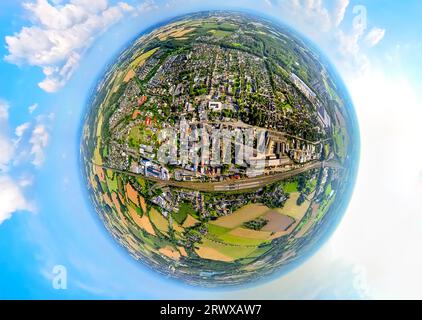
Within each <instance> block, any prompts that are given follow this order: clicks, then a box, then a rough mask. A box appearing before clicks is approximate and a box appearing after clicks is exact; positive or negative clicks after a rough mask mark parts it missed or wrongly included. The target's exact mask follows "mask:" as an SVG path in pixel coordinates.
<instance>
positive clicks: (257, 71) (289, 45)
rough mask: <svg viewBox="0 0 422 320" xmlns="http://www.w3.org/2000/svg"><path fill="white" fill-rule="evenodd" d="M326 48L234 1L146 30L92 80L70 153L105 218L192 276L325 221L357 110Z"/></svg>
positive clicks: (221, 273)
mask: <svg viewBox="0 0 422 320" xmlns="http://www.w3.org/2000/svg"><path fill="white" fill-rule="evenodd" d="M324 61H325V60H324V58H323V57H322V56H321V55H320V54H318V52H317V51H316V50H315V49H314V48H313V47H312V46H311V45H310V44H308V43H307V42H306V41H304V40H303V39H301V38H300V37H299V36H298V35H296V34H295V33H294V32H293V31H291V30H290V29H288V28H286V27H283V26H280V25H278V24H275V23H273V22H271V21H268V20H266V19H264V18H258V17H254V16H249V15H246V14H242V13H234V12H203V13H196V14H191V15H188V16H184V17H182V18H179V19H177V20H173V21H172V22H170V23H168V24H165V25H161V26H159V27H157V28H155V29H154V30H153V31H151V32H149V33H146V34H143V35H141V36H140V37H138V38H137V39H136V40H135V41H134V42H133V43H131V44H130V45H129V46H128V47H127V48H126V49H125V50H124V51H123V52H122V53H121V54H120V55H119V56H118V57H117V58H116V60H115V61H113V62H112V63H111V64H110V65H109V66H108V69H107V70H106V73H105V74H104V75H103V77H102V78H101V79H100V81H99V85H98V87H97V88H96V90H95V91H94V93H93V96H92V99H91V101H90V105H89V106H88V110H87V115H86V118H85V123H84V127H83V137H82V145H81V154H82V161H83V170H84V175H85V177H86V181H87V185H88V187H89V189H90V198H91V200H92V202H93V203H94V206H95V209H96V211H97V213H98V214H99V216H100V217H101V219H102V220H103V222H104V224H105V225H106V227H107V229H108V230H109V232H110V233H111V234H112V235H113V237H114V238H116V240H117V241H118V242H119V243H120V244H121V245H122V246H123V247H125V248H126V249H127V250H128V251H129V252H130V254H131V255H132V256H133V257H134V258H136V259H138V260H140V261H142V262H143V263H145V264H147V265H148V266H150V267H151V268H153V269H154V270H157V271H159V272H161V273H162V274H165V275H168V276H170V277H174V278H178V279H181V280H183V281H185V282H187V283H190V284H196V285H205V286H218V285H233V284H241V283H244V282H247V281H252V280H256V279H259V278H261V277H264V276H266V275H269V274H272V273H274V271H276V270H281V269H283V267H286V266H289V265H293V264H294V262H296V261H299V260H300V259H303V258H304V257H305V256H307V255H309V254H310V253H311V252H312V251H313V250H315V249H316V248H317V246H318V244H319V243H320V242H321V241H322V240H323V239H324V238H325V237H326V235H327V234H328V233H330V232H331V229H332V226H333V225H334V224H335V223H337V221H338V217H339V216H341V215H342V214H343V212H342V207H343V206H344V204H345V202H347V201H348V199H347V197H346V196H345V194H347V192H348V188H350V184H351V181H352V180H353V177H352V176H353V161H354V159H355V156H354V155H353V152H354V137H355V128H354V118H353V116H352V115H351V113H350V112H351V111H350V109H351V108H352V107H351V104H350V102H349V99H348V98H347V93H346V92H344V89H343V87H342V85H341V83H339V80H337V78H336V76H335V75H333V74H332V72H331V71H330V69H329V67H328V66H327V65H326V63H325V62H324Z"/></svg>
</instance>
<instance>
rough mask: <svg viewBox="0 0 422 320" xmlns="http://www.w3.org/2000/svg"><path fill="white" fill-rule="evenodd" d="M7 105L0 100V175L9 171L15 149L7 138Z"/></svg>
mask: <svg viewBox="0 0 422 320" xmlns="http://www.w3.org/2000/svg"><path fill="white" fill-rule="evenodd" d="M8 119H9V105H8V104H7V102H4V101H1V100H0V174H1V173H2V172H6V171H8V170H9V162H10V161H11V159H12V158H13V154H14V152H15V147H14V144H13V142H12V141H11V140H10V139H9V137H8V132H7V128H8Z"/></svg>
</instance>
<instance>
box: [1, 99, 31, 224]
mask: <svg viewBox="0 0 422 320" xmlns="http://www.w3.org/2000/svg"><path fill="white" fill-rule="evenodd" d="M8 119H9V105H8V104H7V103H6V102H4V101H1V100H0V224H2V223H3V222H4V221H5V220H7V219H9V218H10V217H11V216H12V214H13V213H15V212H18V211H34V207H33V205H32V204H30V203H29V202H28V201H27V200H26V198H25V196H24V193H23V189H24V188H25V187H27V186H29V185H30V184H31V180H30V179H29V178H28V177H24V178H21V179H18V180H16V179H14V178H13V177H12V176H11V174H10V171H11V170H12V167H13V163H12V162H13V160H14V158H15V156H16V151H17V148H18V147H17V144H18V142H19V141H17V140H13V138H12V137H11V136H10V135H9V132H8V130H9V123H8ZM28 128H29V123H24V124H22V125H20V126H18V127H17V128H16V129H15V134H16V137H17V138H18V140H19V139H20V138H21V137H22V136H23V134H24V132H25V131H26V130H27V129H28Z"/></svg>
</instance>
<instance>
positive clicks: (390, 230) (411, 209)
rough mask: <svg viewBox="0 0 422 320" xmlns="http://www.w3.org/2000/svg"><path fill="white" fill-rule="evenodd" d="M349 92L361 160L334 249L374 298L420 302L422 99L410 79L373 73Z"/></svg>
mask: <svg viewBox="0 0 422 320" xmlns="http://www.w3.org/2000/svg"><path fill="white" fill-rule="evenodd" d="M349 88H350V91H351V94H352V97H353V99H354V102H355V107H356V109H357V113H358V118H359V123H360V128H361V137H362V143H361V154H362V156H361V164H360V169H359V170H360V171H359V176H358V180H357V185H356V188H355V192H354V196H353V200H352V202H351V205H350V208H349V210H348V212H347V213H346V215H345V217H344V219H343V222H342V224H341V225H340V227H339V229H338V230H337V232H336V234H335V236H334V237H333V238H332V240H331V241H330V243H331V245H332V246H333V247H334V251H335V254H336V255H337V256H339V257H344V258H345V259H347V260H349V261H353V262H354V263H355V264H357V265H359V266H360V268H361V269H362V270H364V272H365V275H366V288H367V291H368V292H369V293H370V295H371V296H372V297H373V298H387V299H388V298H411V299H413V298H420V297H421V296H422V288H421V286H420V285H419V284H421V283H422V274H421V273H420V270H421V269H422V257H421V256H420V254H419V252H420V243H422V210H421V208H420V204H419V202H418V199H419V197H420V194H421V193H422V185H421V183H420V170H421V163H422V150H421V149H420V148H419V147H418V146H419V145H420V141H419V137H420V134H421V133H420V130H421V129H420V123H419V121H420V119H422V103H421V102H420V101H421V100H420V97H418V96H417V94H416V91H415V90H414V88H413V87H412V84H411V83H410V81H409V80H408V79H406V77H405V76H403V75H401V74H394V75H388V74H387V73H386V72H383V71H382V70H376V69H374V68H371V69H369V70H368V71H367V72H366V73H365V74H363V75H362V76H360V77H356V76H353V77H351V78H350V79H349ZM407 152H410V153H407Z"/></svg>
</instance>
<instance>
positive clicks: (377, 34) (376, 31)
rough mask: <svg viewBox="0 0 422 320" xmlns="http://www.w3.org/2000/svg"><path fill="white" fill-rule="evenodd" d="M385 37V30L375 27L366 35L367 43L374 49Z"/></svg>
mask: <svg viewBox="0 0 422 320" xmlns="http://www.w3.org/2000/svg"><path fill="white" fill-rule="evenodd" d="M384 35H385V29H381V28H376V27H375V28H372V29H371V31H369V33H368V34H367V35H366V37H365V41H366V43H367V44H368V45H369V46H370V47H374V46H376V45H377V44H378V43H379V42H380V41H381V40H382V39H383V38H384Z"/></svg>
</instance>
